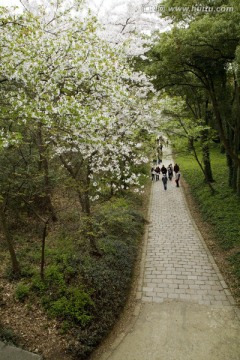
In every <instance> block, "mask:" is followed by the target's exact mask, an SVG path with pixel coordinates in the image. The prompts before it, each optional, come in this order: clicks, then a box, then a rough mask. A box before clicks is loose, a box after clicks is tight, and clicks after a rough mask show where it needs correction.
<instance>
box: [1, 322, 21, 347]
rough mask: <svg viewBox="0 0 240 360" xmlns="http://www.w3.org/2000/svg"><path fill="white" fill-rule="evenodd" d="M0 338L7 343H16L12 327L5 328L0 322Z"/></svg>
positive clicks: (16, 339) (16, 338)
mask: <svg viewBox="0 0 240 360" xmlns="http://www.w3.org/2000/svg"><path fill="white" fill-rule="evenodd" d="M0 340H1V341H3V342H6V343H9V344H13V345H17V344H18V341H19V339H18V337H17V335H15V334H14V332H13V330H12V329H9V328H6V327H5V326H3V325H2V324H1V323H0Z"/></svg>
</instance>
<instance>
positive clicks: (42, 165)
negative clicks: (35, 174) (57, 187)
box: [37, 123, 58, 221]
mask: <svg viewBox="0 0 240 360" xmlns="http://www.w3.org/2000/svg"><path fill="white" fill-rule="evenodd" d="M37 146H38V151H39V171H42V172H43V174H44V191H45V194H46V195H45V196H44V205H45V207H46V209H47V210H48V211H49V212H50V214H51V216H52V220H53V221H57V220H58V218H57V215H56V212H55V210H54V207H53V204H52V200H51V195H52V194H51V193H52V189H51V184H50V180H49V166H48V159H47V156H46V146H45V144H44V141H43V134H42V124H41V123H39V125H38V131H37Z"/></svg>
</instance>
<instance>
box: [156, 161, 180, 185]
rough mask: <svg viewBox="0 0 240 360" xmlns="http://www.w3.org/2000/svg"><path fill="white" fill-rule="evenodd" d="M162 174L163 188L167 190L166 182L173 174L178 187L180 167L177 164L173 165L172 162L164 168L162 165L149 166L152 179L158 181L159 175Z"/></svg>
mask: <svg viewBox="0 0 240 360" xmlns="http://www.w3.org/2000/svg"><path fill="white" fill-rule="evenodd" d="M161 174H162V183H163V188H164V190H167V182H168V180H170V181H172V178H173V176H174V174H175V182H176V186H177V187H179V180H180V176H181V175H180V168H179V165H178V164H175V165H174V166H173V165H172V164H169V165H168V167H167V168H166V167H165V166H164V165H162V167H160V166H159V164H158V165H157V166H155V167H154V166H153V167H152V168H151V176H152V181H158V180H159V179H160V175H161Z"/></svg>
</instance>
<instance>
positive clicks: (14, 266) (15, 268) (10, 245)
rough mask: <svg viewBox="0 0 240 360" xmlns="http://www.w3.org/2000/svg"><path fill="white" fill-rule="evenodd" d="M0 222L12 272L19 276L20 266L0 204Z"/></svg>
mask: <svg viewBox="0 0 240 360" xmlns="http://www.w3.org/2000/svg"><path fill="white" fill-rule="evenodd" d="M0 222H1V228H2V231H3V235H4V238H5V240H6V243H7V246H8V250H9V253H10V257H11V262H12V271H13V274H14V275H15V276H16V277H19V276H20V266H19V263H18V260H17V256H16V253H15V249H14V246H13V241H12V237H11V234H10V231H9V229H8V226H7V221H6V215H5V212H4V210H3V208H2V206H0Z"/></svg>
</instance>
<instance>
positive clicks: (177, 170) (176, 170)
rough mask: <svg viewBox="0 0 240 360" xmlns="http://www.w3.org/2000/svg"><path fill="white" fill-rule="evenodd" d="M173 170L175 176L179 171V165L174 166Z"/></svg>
mask: <svg viewBox="0 0 240 360" xmlns="http://www.w3.org/2000/svg"><path fill="white" fill-rule="evenodd" d="M173 170H174V172H175V174H177V173H178V172H179V170H180V168H179V165H178V164H175V165H174V168H173Z"/></svg>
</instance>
